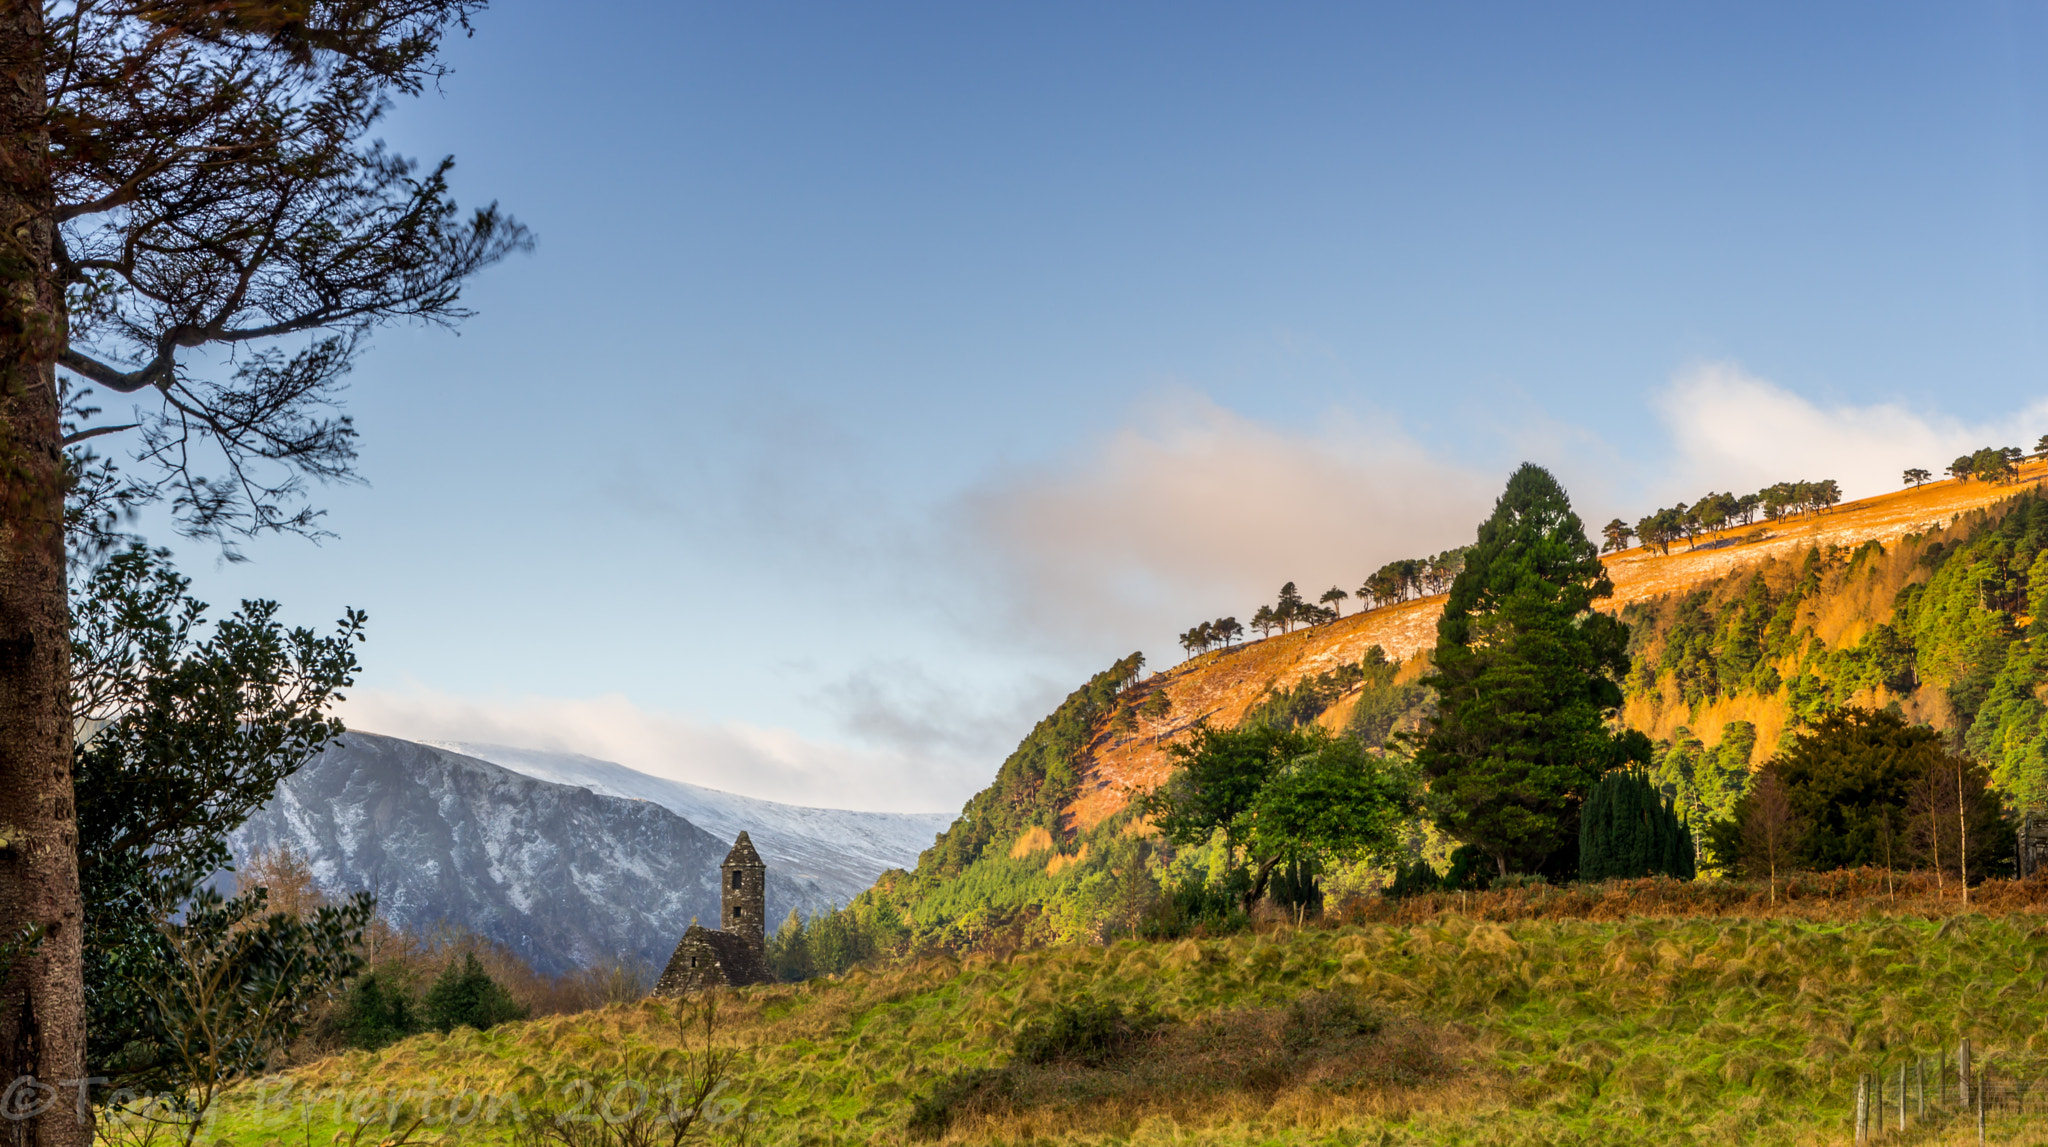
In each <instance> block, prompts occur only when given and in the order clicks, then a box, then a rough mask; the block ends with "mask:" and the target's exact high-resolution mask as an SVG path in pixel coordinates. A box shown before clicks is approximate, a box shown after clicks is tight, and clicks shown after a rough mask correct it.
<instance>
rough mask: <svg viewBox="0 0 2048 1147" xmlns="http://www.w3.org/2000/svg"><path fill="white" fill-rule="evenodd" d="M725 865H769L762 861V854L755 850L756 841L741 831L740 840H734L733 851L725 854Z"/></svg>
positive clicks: (749, 866)
mask: <svg viewBox="0 0 2048 1147" xmlns="http://www.w3.org/2000/svg"><path fill="white" fill-rule="evenodd" d="M725 865H726V867H729V868H766V867H768V866H767V865H766V864H763V863H762V862H761V854H760V853H758V852H755V851H754V842H753V841H751V840H748V839H747V834H746V833H744V832H742V833H740V835H739V839H738V840H735V841H733V842H732V851H731V852H728V853H726V854H725Z"/></svg>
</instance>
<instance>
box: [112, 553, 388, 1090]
mask: <svg viewBox="0 0 2048 1147" xmlns="http://www.w3.org/2000/svg"><path fill="white" fill-rule="evenodd" d="M188 584H189V583H188V581H187V580H186V579H185V578H183V577H180V576H179V575H178V573H177V571H176V570H175V569H173V568H172V567H171V565H170V562H169V558H168V555H166V554H165V553H163V552H161V551H151V550H147V549H144V548H141V547H135V548H131V549H129V550H126V551H123V552H121V553H117V554H115V555H114V556H112V557H111V558H110V559H108V561H107V562H106V563H105V564H104V565H102V566H100V567H99V568H98V569H96V570H94V571H92V572H91V574H90V575H89V576H88V577H87V578H86V579H85V580H84V582H83V583H82V584H78V585H75V586H74V587H73V592H72V600H73V614H72V665H73V676H74V680H75V682H76V684H75V685H74V688H73V711H74V713H75V714H76V716H77V718H78V719H79V720H80V721H81V722H84V723H86V724H87V725H88V727H92V726H97V730H96V731H95V732H94V733H93V735H92V736H91V738H90V739H88V740H85V741H83V742H81V743H80V744H79V745H78V746H77V747H76V748H75V749H74V751H73V761H74V767H75V769H76V776H77V802H78V830H79V839H78V858H79V877H80V882H81V884H82V885H83V891H84V896H85V905H86V917H85V922H84V923H85V930H84V957H85V969H86V972H85V981H86V1008H87V1033H88V1056H89V1059H90V1062H91V1063H92V1064H93V1065H94V1069H95V1070H96V1071H99V1072H101V1073H103V1074H107V1075H110V1076H115V1077H117V1078H119V1079H120V1080H121V1082H122V1083H124V1084H128V1083H131V1082H133V1083H134V1084H135V1085H137V1086H177V1085H179V1083H180V1076H179V1072H180V1071H182V1070H183V1069H182V1068H181V1067H180V1066H179V1065H178V1063H177V1062H176V1057H175V1055H174V1054H172V1053H173V1052H174V1050H175V1049H174V1048H173V1047H172V1046H171V1045H170V1044H167V1043H166V1041H167V1040H169V1041H174V1042H175V1041H178V1040H183V1039H185V1038H186V1036H185V1035H184V1034H181V1032H182V1028H181V1025H183V1024H185V1023H187V1022H191V1023H201V1024H204V1025H208V1026H211V1027H213V1028H215V1029H217V1030H221V1031H225V1030H230V1029H238V1028H242V1027H246V1024H247V1022H253V1017H255V1016H256V1015H258V1014H259V1012H258V1011H257V1010H255V1009H258V1002H257V1001H259V1000H260V999H261V997H260V996H255V995H252V994H251V993H253V992H255V991H256V990H257V986H258V985H268V987H267V988H265V989H264V990H267V991H272V992H276V993H280V995H279V996H278V998H279V999H281V1000H292V1001H297V1000H300V999H302V998H303V999H304V1000H305V1001H307V1003H308V1006H309V1005H310V1001H311V1000H312V999H313V998H315V997H317V996H318V995H319V994H320V993H323V992H325V991H326V990H327V989H328V988H329V987H330V986H332V985H333V984H334V983H336V982H338V981H339V980H340V979H341V978H343V977H345V976H347V975H348V974H350V973H352V972H353V971H354V970H355V968H356V967H357V966H359V961H358V960H357V958H356V957H355V955H354V951H355V949H356V947H357V945H358V944H359V942H360V939H361V931H362V928H363V926H364V925H365V924H366V923H367V922H368V919H369V917H370V914H371V907H370V902H369V900H368V898H367V897H366V896H359V897H357V898H356V899H354V900H351V901H350V902H349V903H348V904H346V905H343V906H340V907H334V908H323V909H320V910H319V911H317V912H316V913H314V915H313V917H312V918H311V919H308V920H304V921H299V920H293V919H290V918H286V917H277V916H271V917H267V918H266V917H265V911H266V908H265V900H264V898H263V897H262V896H261V895H260V894H257V893H251V894H248V895H244V896H237V897H235V898H233V899H232V900H227V901H221V900H220V899H219V898H218V897H211V898H210V899H209V898H207V897H208V896H210V894H207V895H202V890H201V883H202V882H203V881H204V880H206V879H207V878H208V877H210V876H212V874H214V873H215V872H218V871H220V870H221V869H222V868H225V867H227V865H228V863H229V860H230V856H229V852H228V849H227V843H226V842H227V835H228V833H230V832H232V831H233V830H234V829H235V828H236V827H237V826H239V825H240V824H241V823H242V822H243V821H245V820H247V819H248V817H249V816H250V815H251V814H252V813H253V812H255V810H256V809H257V808H259V807H261V805H262V804H263V803H264V802H265V801H267V800H269V799H270V797H271V795H272V793H273V792H274V791H275V790H276V788H277V785H278V783H279V782H280V781H282V780H283V779H284V778H286V777H288V776H290V775H291V774H292V773H293V772H294V771H296V770H297V769H298V768H299V766H300V765H301V764H302V763H304V761H305V760H306V759H307V758H308V757H309V756H311V755H312V754H313V753H315V752H317V751H318V750H319V749H320V748H321V746H323V745H325V744H326V743H327V742H328V741H329V740H331V739H332V738H333V737H335V736H336V735H338V734H339V733H340V732H341V731H342V729H341V723H340V722H339V721H337V720H335V719H334V718H333V717H331V716H330V715H329V713H328V709H329V707H330V706H331V705H332V703H333V701H334V700H335V697H336V693H337V692H338V690H340V689H341V688H343V687H345V686H347V685H348V684H349V683H350V682H351V680H352V677H351V675H352V674H353V672H354V670H355V668H356V654H355V647H356V644H357V643H358V642H360V641H361V640H362V638H363V624H364V618H363V615H362V614H360V613H357V612H355V611H353V610H351V611H349V612H348V613H347V615H346V616H345V617H344V618H343V619H342V621H341V624H340V627H339V629H338V630H337V632H336V633H335V634H333V635H332V636H321V635H318V634H315V633H314V632H312V631H311V630H308V629H292V630H286V629H285V628H284V627H283V626H282V625H281V624H280V623H279V622H278V621H277V620H276V615H277V606H276V604H275V603H273V602H266V601H246V602H243V603H242V606H241V608H240V609H239V610H237V611H236V612H235V613H234V614H233V615H231V616H229V617H227V618H225V619H223V620H221V621H220V622H218V623H217V624H215V625H214V626H213V627H212V631H211V633H207V632H206V606H205V604H204V603H202V602H198V601H195V600H193V599H192V597H191V596H190V595H189V594H188V593H187V592H186V589H187V586H188ZM180 919H181V922H179V923H175V924H174V923H173V921H174V920H180ZM258 920H262V923H261V924H260V925H258V924H256V921H258ZM208 928H218V929H223V930H233V931H237V933H238V935H239V933H250V934H251V935H252V936H254V937H258V938H255V939H247V940H245V939H242V938H238V936H237V935H229V934H228V932H226V931H224V932H222V934H220V935H213V936H210V935H207V934H206V931H205V930H206V929H208ZM252 928H253V929H254V931H253V933H251V932H250V930H251V929H252ZM295 944H297V945H302V946H303V947H302V948H299V949H294V948H293V947H292V946H293V945H295ZM195 961H196V962H197V964H199V965H204V966H205V967H208V968H211V969H213V973H214V974H217V975H220V976H225V977H229V978H230V979H232V980H233V981H234V982H242V983H246V984H247V985H248V987H247V990H246V991H236V992H223V993H220V994H217V995H216V996H215V997H214V1000H215V1003H216V1004H217V1005H218V1007H219V1008H221V1009H225V1011H223V1012H222V1013H221V1014H216V1015H211V1016H206V1017H199V1016H196V1015H189V1014H185V1013H186V1012H187V1011H188V1010H189V1007H190V1004H189V1001H187V1002H185V1003H176V1002H175V1001H171V999H170V997H169V996H166V995H165V989H166V988H167V987H169V986H171V985H174V984H177V983H180V982H183V978H185V977H189V976H190V975H192V974H194V967H195ZM322 977H328V978H326V979H323V978H322ZM223 982H227V981H225V980H224V981H223ZM167 1009H169V1010H167ZM174 1012H175V1013H176V1014H173V1013H174ZM229 1013H235V1014H229ZM267 1014H270V1015H272V1016H273V1017H274V1018H275V1019H276V1021H277V1022H276V1023H275V1024H273V1025H271V1026H269V1027H267V1028H266V1029H265V1030H264V1033H263V1034H262V1035H260V1036H258V1035H255V1034H251V1035H248V1036H247V1037H246V1038H244V1039H242V1040H241V1041H239V1042H238V1043H237V1045H236V1046H235V1047H233V1048H231V1049H227V1051H228V1053H231V1054H232V1055H234V1056H240V1057H246V1058H245V1059H235V1060H232V1061H230V1062H227V1063H224V1064H222V1065H221V1066H222V1067H223V1068H225V1069H227V1070H230V1071H233V1070H240V1069H243V1068H251V1067H254V1066H256V1065H257V1064H258V1063H259V1062H260V1061H261V1059H262V1058H263V1057H264V1056H265V1055H267V1054H268V1053H269V1051H271V1050H273V1049H274V1047H275V1046H276V1045H279V1044H282V1043H283V1042H286V1041H288V1040H290V1039H291V1038H293V1036H294V1035H296V1034H297V1032H298V1031H299V1029H300V1028H301V1027H302V1026H303V1024H304V1022H305V1020H306V1014H307V1013H306V1012H305V1009H304V1007H301V1006H299V1004H297V1003H292V1004H290V1005H289V1006H281V1007H278V1008H276V1009H274V1010H272V1011H271V1012H269V1013H267Z"/></svg>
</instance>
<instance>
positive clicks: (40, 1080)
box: [0, 0, 92, 1147]
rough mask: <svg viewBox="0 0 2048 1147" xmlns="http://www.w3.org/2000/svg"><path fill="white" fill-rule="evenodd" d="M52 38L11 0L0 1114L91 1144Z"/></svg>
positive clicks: (0, 65) (10, 1127) (2, 274)
mask: <svg viewBox="0 0 2048 1147" xmlns="http://www.w3.org/2000/svg"><path fill="white" fill-rule="evenodd" d="M42 37H43V13H42V7H41V4H40V0H0V838H4V839H0V959H4V960H5V963H6V965H7V967H6V974H5V979H4V981H0V1058H4V1062H0V1071H4V1074H5V1077H6V1078H5V1080H0V1087H4V1088H5V1091H4V1092H0V1116H4V1122H0V1127H4V1128H5V1131H6V1136H7V1141H8V1143H9V1144H10V1145H11V1147H87V1145H89V1144H90V1143H91V1142H92V1125H91V1122H90V1120H89V1118H81V1109H82V1108H83V1106H84V1105H83V1104H82V1103H80V1102H78V1096H77V1094H76V1089H77V1088H79V1087H81V1086H83V1084H82V1080H83V1078H84V1076H85V1075H86V1072H85V1070H84V1066H85V1065H84V1060H85V1022H84V1020H85V1006H84V997H83V987H82V980H81V971H80V967H81V965H80V952H79V940H80V920H81V912H80V903H79V890H78V840H77V835H76V828H75V821H74V819H73V815H72V809H73V804H72V789H71V722H70V718H69V714H68V712H67V696H66V694H67V687H68V683H69V679H70V644H69V633H68V626H67V617H68V611H67V605H66V601H65V586H64V491H63V469H62V463H61V460H60V445H59V435H58V398H57V389H56V362H57V354H58V351H59V350H60V349H61V347H62V346H63V342H64V330H65V320H64V311H63V296H62V294H61V292H60V291H59V289H58V286H57V283H56V281H55V276H54V273H53V269H52V266H51V242H52V239H53V236H54V228H55V216H54V203H55V197H54V193H53V190H52V187H51V179H50V168H49V156H48V137H47V135H46V134H45V128H44V116H43V111H44V106H43V101H44V99H45V94H44V93H45V86H44V75H43V44H42Z"/></svg>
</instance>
